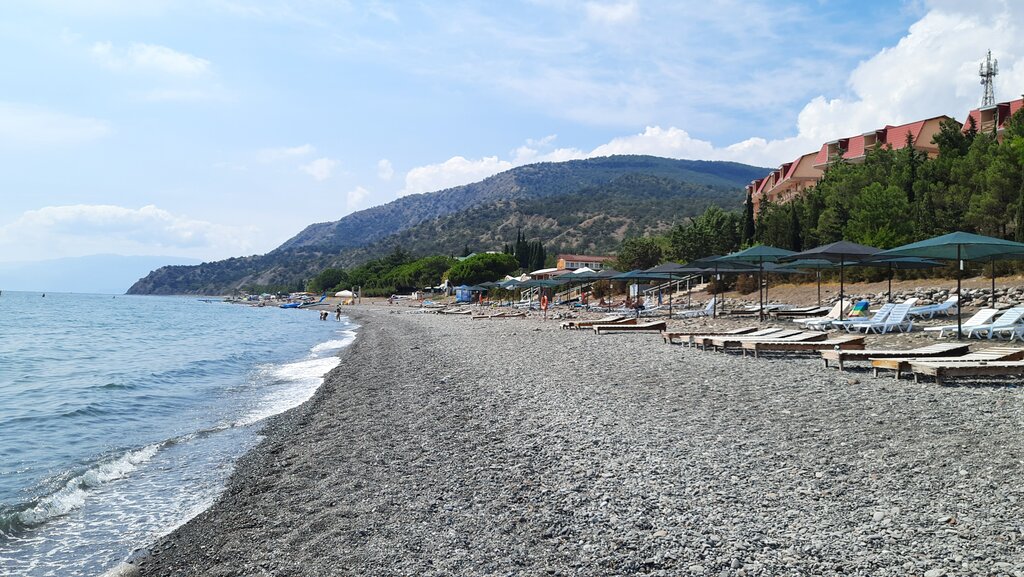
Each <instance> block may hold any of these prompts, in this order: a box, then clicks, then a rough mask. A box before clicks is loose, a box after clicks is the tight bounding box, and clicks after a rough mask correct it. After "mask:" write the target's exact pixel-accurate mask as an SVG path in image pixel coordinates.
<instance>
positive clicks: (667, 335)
mask: <svg viewBox="0 0 1024 577" xmlns="http://www.w3.org/2000/svg"><path fill="white" fill-rule="evenodd" d="M756 330H757V327H743V328H739V329H732V330H728V331H722V332H716V331H708V330H707V329H704V330H689V331H662V333H661V338H662V339H664V341H665V344H667V345H671V344H673V343H674V342H675V340H676V339H678V338H682V337H691V336H696V335H704V336H709V337H710V336H715V335H746V334H750V333H752V332H754V331H756Z"/></svg>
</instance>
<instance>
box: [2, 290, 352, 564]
mask: <svg viewBox="0 0 1024 577" xmlns="http://www.w3.org/2000/svg"><path fill="white" fill-rule="evenodd" d="M355 329H356V327H355V326H354V325H352V324H350V323H348V322H347V319H345V317H342V321H341V322H337V321H335V319H334V315H333V314H332V315H331V317H330V320H328V321H321V320H320V319H319V314H318V312H316V311H311V310H301V309H299V310H296V309H280V308H277V307H273V306H268V307H251V306H245V305H239V304H230V303H224V302H217V301H211V302H206V301H203V300H200V299H197V298H184V297H139V296H111V295H78V294H59V293H46V294H45V296H44V295H43V294H42V293H25V292H8V291H3V292H2V293H0V575H25V576H48V575H54V576H73V575H99V574H102V573H104V572H105V571H106V570H108V569H110V568H111V567H113V566H116V565H117V564H118V563H119V562H121V561H122V560H124V559H125V558H126V557H127V556H128V555H129V554H130V553H131V552H132V551H133V550H135V549H137V548H140V547H144V546H146V545H147V544H149V543H151V542H152V541H154V540H155V539H156V538H157V537H159V536H161V535H163V534H166V533H168V532H170V531H171V530H173V529H174V528H175V527H177V526H179V525H181V524H182V523H184V522H185V521H187V520H188V519H190V518H191V517H193V516H195V515H196V514H197V513H199V512H200V511H202V510H203V509H204V508H206V507H208V506H209V505H210V504H211V503H212V502H213V500H214V499H215V498H216V496H217V494H218V493H219V491H220V490H221V489H222V487H223V484H224V481H225V480H226V478H227V476H228V474H229V473H230V472H231V470H232V466H233V464H234V461H235V460H236V459H237V458H238V457H239V456H240V455H241V454H242V453H244V452H245V451H246V450H248V449H249V448H251V447H252V446H254V445H255V443H256V442H257V441H258V434H259V430H260V423H261V422H262V421H263V420H264V419H265V418H266V417H268V416H271V415H274V414H277V413H280V412H282V411H285V410H287V409H289V408H292V407H294V406H297V405H299V404H300V403H302V402H303V401H305V400H306V399H308V398H309V397H310V396H312V394H313V392H314V391H315V390H316V388H317V387H318V386H319V385H320V384H321V383H322V381H323V379H322V377H323V375H324V374H325V373H326V372H327V371H329V370H330V369H332V368H333V367H335V366H336V365H337V364H338V362H339V357H338V352H339V350H340V349H341V348H343V347H345V346H347V345H348V344H349V343H351V342H352V340H353V339H354V338H355Z"/></svg>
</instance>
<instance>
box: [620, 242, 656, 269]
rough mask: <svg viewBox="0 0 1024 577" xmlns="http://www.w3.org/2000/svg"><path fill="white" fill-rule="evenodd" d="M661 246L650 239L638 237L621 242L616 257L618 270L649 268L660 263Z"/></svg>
mask: <svg viewBox="0 0 1024 577" xmlns="http://www.w3.org/2000/svg"><path fill="white" fill-rule="evenodd" d="M661 259H662V249H661V244H660V243H659V242H658V241H657V240H655V239H653V238H650V237H645V236H640V237H633V238H627V239H625V240H623V241H622V246H621V247H620V248H619V254H618V257H617V261H618V268H619V270H623V271H627V270H633V269H638V268H641V269H643V268H651V267H652V266H656V265H657V264H658V263H660V262H661Z"/></svg>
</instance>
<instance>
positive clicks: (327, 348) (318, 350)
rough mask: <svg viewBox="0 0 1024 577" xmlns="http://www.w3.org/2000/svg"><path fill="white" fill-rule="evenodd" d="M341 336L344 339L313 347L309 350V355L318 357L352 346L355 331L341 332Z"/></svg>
mask: <svg viewBox="0 0 1024 577" xmlns="http://www.w3.org/2000/svg"><path fill="white" fill-rule="evenodd" d="M342 335H344V338H341V339H335V340H330V341H327V342H324V343H320V344H318V345H314V346H313V348H311V349H310V350H309V352H310V354H311V355H316V356H319V355H323V354H324V353H329V352H333V351H339V350H341V349H343V348H345V347H347V346H349V345H350V344H352V341H354V340H355V338H356V333H355V331H344V332H342Z"/></svg>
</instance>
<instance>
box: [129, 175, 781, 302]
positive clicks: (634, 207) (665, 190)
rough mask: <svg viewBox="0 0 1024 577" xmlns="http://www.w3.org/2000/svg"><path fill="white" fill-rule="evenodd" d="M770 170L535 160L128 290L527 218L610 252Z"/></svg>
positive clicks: (222, 285)
mask: <svg viewBox="0 0 1024 577" xmlns="http://www.w3.org/2000/svg"><path fill="white" fill-rule="evenodd" d="M767 171H768V170H767V169H764V168H758V167H753V166H748V165H744V164H738V163H732V162H711V161H691V160H673V159H667V158H658V157H653V156H611V157H604V158H593V159H587V160H573V161H568V162H559V163H540V164H532V165H528V166H522V167H518V168H514V169H512V170H509V171H506V172H503V173H500V174H497V175H494V176H492V177H490V178H487V179H484V180H482V181H480V182H477V183H473V184H468V185H465V186H458V187H455V188H450V189H447V190H442V191H438V192H432V193H425V194H417V195H410V196H406V197H403V198H400V199H398V200H395V201H393V202H390V203H387V204H384V205H381V206H377V207H373V208H370V209H367V210H362V211H359V212H356V213H353V214H350V215H348V216H346V217H344V218H342V219H340V220H337V221H334V222H327V223H318V224H313V225H310V226H308V227H306V229H305V230H303V231H302V232H300V233H299V234H297V235H296V236H295V237H293V238H291V239H290V240H288V241H287V242H285V243H284V244H282V245H281V246H280V247H278V248H277V249H274V250H273V251H271V252H269V253H267V254H265V255H257V256H250V257H241V258H232V259H227V260H224V261H217V262H211V263H203V264H201V265H196V266H175V267H164V268H161V269H158V270H156V271H153V272H152V273H150V274H149V275H147V276H146V277H145V278H143V279H141V280H139V281H138V282H137V283H135V285H133V286H132V287H131V289H129V291H128V292H129V293H131V294H222V293H226V292H230V291H232V290H235V289H241V288H249V289H252V288H274V289H297V288H301V287H302V286H303V284H304V282H305V281H306V280H307V279H309V278H310V277H312V276H313V275H315V274H317V273H318V272H320V271H321V270H323V269H324V268H327V267H329V266H341V267H348V266H352V265H355V264H359V263H360V262H363V261H366V260H369V259H372V258H377V257H379V256H382V255H383V254H385V253H387V252H390V251H391V250H393V249H394V248H395V247H396V246H401V247H402V248H403V249H404V250H407V251H409V252H411V253H413V254H418V255H426V254H455V253H460V252H461V251H462V250H463V249H464V247H466V246H469V247H470V248H471V249H472V250H475V251H484V250H495V249H497V250H500V249H501V248H502V245H503V244H504V243H507V242H513V241H514V240H515V238H516V234H517V232H518V230H519V229H520V228H522V230H523V231H524V233H525V234H526V235H527V236H528V238H530V239H531V240H540V241H542V242H543V243H544V244H545V245H546V246H547V247H548V248H549V252H551V251H561V250H565V251H599V252H603V251H607V250H611V249H612V248H613V247H614V246H616V245H617V244H618V242H619V241H621V240H622V238H623V237H624V236H626V235H634V234H644V233H651V232H661V231H664V230H665V229H667V228H668V227H670V226H671V225H672V224H677V223H678V222H680V221H681V220H682V219H684V218H686V217H689V216H694V215H697V214H699V213H700V212H703V210H704V208H705V207H706V206H708V205H709V204H716V205H719V206H722V207H723V208H736V207H738V206H739V205H740V204H741V203H742V200H743V195H742V192H741V191H742V188H743V186H744V185H746V184H748V183H749V182H750V181H751V180H754V179H755V178H760V177H762V176H764V174H765V173H766V172H767Z"/></svg>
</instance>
